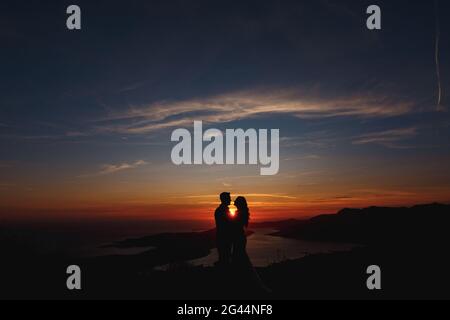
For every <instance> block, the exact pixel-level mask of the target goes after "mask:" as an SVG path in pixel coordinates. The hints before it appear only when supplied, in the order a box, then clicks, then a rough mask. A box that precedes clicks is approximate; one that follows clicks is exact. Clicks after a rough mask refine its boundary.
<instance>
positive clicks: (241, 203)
mask: <svg viewBox="0 0 450 320" xmlns="http://www.w3.org/2000/svg"><path fill="white" fill-rule="evenodd" d="M234 205H235V206H236V208H237V209H238V213H239V216H240V218H241V220H242V222H243V224H244V226H246V227H248V222H249V220H250V210H249V209H248V205H247V200H246V199H245V198H244V197H237V198H236V200H235V201H234Z"/></svg>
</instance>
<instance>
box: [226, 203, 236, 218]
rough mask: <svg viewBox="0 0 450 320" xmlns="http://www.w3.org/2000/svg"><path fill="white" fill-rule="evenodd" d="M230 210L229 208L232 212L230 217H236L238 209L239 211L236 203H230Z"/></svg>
mask: <svg viewBox="0 0 450 320" xmlns="http://www.w3.org/2000/svg"><path fill="white" fill-rule="evenodd" d="M228 210H229V212H230V217H231V218H234V217H235V216H236V211H237V208H236V206H235V205H234V203H232V204H230V205H229V206H228Z"/></svg>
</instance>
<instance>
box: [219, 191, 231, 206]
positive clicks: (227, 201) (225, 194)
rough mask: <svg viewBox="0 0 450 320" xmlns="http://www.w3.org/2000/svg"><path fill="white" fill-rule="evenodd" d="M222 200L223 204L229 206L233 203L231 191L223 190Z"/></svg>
mask: <svg viewBox="0 0 450 320" xmlns="http://www.w3.org/2000/svg"><path fill="white" fill-rule="evenodd" d="M220 201H221V202H222V204H224V205H227V206H229V205H230V204H231V196H230V193H229V192H222V193H221V194H220Z"/></svg>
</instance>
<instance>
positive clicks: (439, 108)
mask: <svg viewBox="0 0 450 320" xmlns="http://www.w3.org/2000/svg"><path fill="white" fill-rule="evenodd" d="M435 10H436V46H435V62H436V77H437V86H438V100H437V111H442V110H443V108H442V106H441V102H442V85H441V68H440V61H439V41H440V36H441V35H440V33H441V31H440V27H439V1H438V0H436V1H435Z"/></svg>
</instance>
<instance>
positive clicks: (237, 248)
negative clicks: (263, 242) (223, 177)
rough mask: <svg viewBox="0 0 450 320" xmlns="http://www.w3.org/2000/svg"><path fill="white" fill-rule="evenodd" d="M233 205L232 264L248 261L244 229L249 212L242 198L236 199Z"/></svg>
mask: <svg viewBox="0 0 450 320" xmlns="http://www.w3.org/2000/svg"><path fill="white" fill-rule="evenodd" d="M234 205H235V206H236V208H237V210H236V213H235V216H234V219H233V222H232V226H233V228H232V232H233V234H232V237H231V238H232V247H233V254H232V261H233V263H243V262H245V261H246V260H247V259H248V256H247V251H246V249H247V235H246V228H247V227H248V222H249V220H250V210H249V209H248V205H247V200H246V199H245V198H244V197H237V198H236V200H235V201H234Z"/></svg>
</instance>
